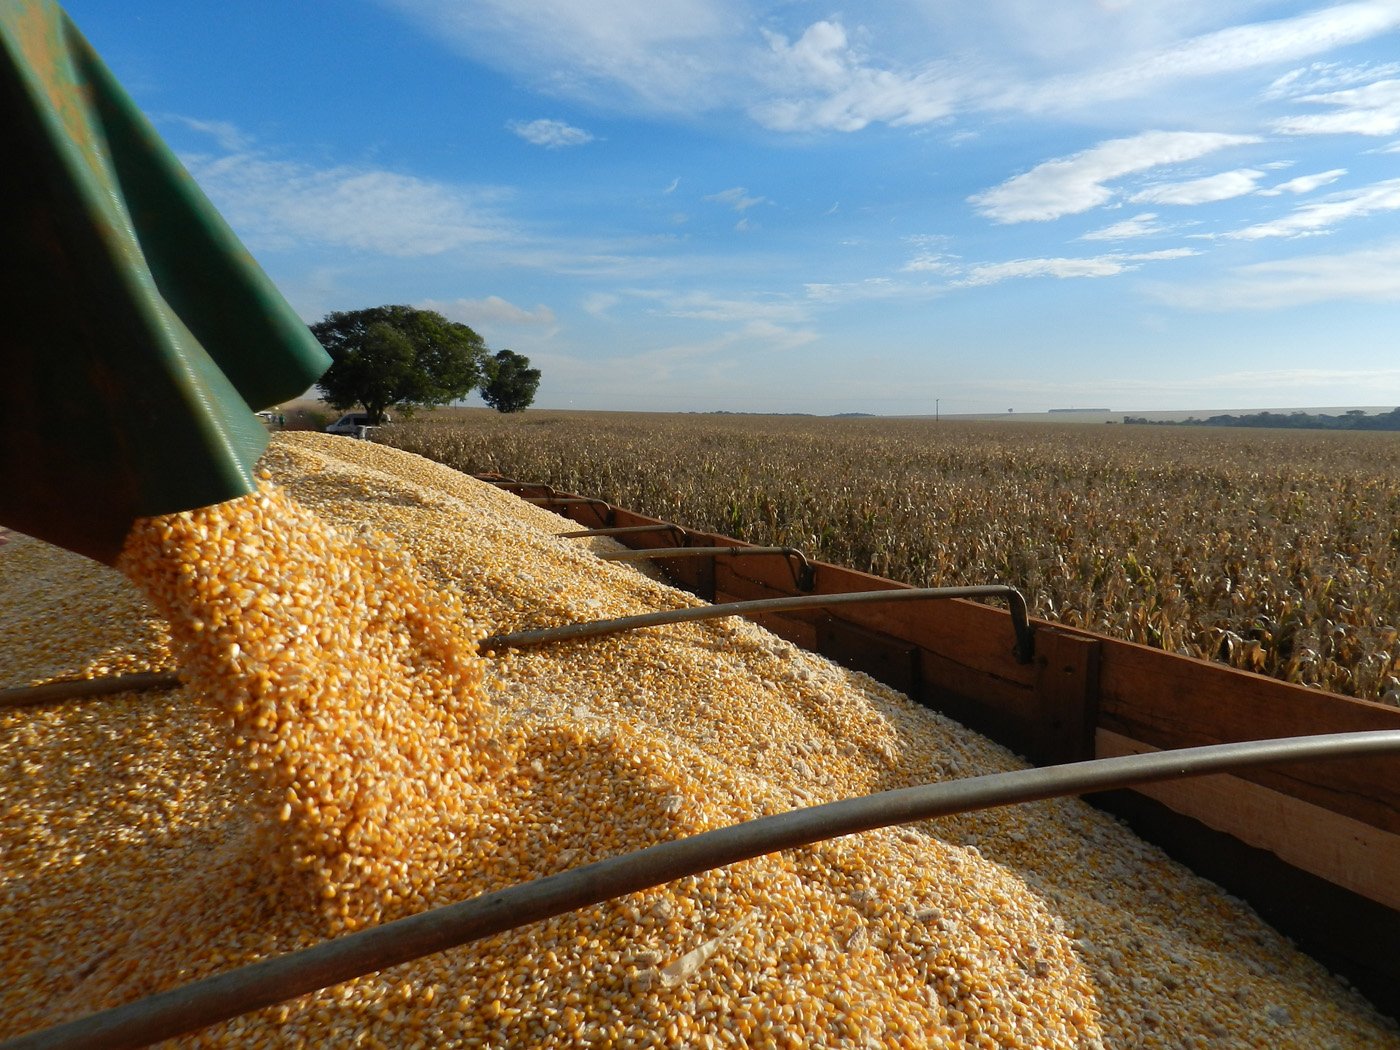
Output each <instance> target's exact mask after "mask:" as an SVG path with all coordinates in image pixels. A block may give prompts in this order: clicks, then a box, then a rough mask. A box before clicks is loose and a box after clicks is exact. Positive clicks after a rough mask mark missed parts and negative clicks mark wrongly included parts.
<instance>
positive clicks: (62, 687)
mask: <svg viewBox="0 0 1400 1050" xmlns="http://www.w3.org/2000/svg"><path fill="white" fill-rule="evenodd" d="M179 685H180V676H179V675H178V674H176V673H175V672H173V671H135V672H132V673H131V674H114V675H104V676H103V677H101V678H76V679H70V680H69V681H66V682H45V683H44V684H43V685H27V686H20V687H18V688H15V689H0V708H5V707H28V706H30V705H31V704H51V703H53V702H54V701H57V700H77V699H82V698H84V697H89V696H108V695H110V694H112V693H128V692H130V693H135V692H143V691H146V690H154V689H175V688H178V687H179Z"/></svg>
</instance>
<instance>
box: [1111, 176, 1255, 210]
mask: <svg viewBox="0 0 1400 1050" xmlns="http://www.w3.org/2000/svg"><path fill="white" fill-rule="evenodd" d="M1263 177H1264V173H1263V172H1262V171H1257V170H1255V169H1254V168H1236V169H1235V170H1234V171H1222V172H1220V173H1219V174H1218V175H1207V176H1205V177H1204V178H1200V179H1187V180H1186V181H1185V182H1161V183H1157V184H1156V185H1153V186H1148V187H1147V188H1146V189H1145V190H1139V191H1138V192H1137V193H1134V194H1133V195H1132V196H1131V197H1129V198H1128V200H1130V201H1132V202H1133V203H1134V204H1181V205H1190V204H1209V203H1211V202H1213V201H1224V200H1229V199H1230V198H1231V197H1243V196H1245V195H1246V194H1249V193H1253V192H1254V190H1255V187H1256V186H1257V185H1258V183H1259V180H1260V179H1262V178H1263Z"/></svg>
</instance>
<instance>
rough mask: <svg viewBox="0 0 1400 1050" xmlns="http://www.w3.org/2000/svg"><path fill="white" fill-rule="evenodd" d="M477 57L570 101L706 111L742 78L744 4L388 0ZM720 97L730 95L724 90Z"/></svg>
mask: <svg viewBox="0 0 1400 1050" xmlns="http://www.w3.org/2000/svg"><path fill="white" fill-rule="evenodd" d="M388 2H389V3H391V4H392V6H394V7H397V8H398V9H400V10H401V11H403V12H404V13H405V14H407V15H408V16H409V17H411V18H412V19H414V20H415V21H417V22H419V23H420V24H422V25H424V27H425V28H426V29H427V30H428V32H430V33H431V34H433V35H435V36H437V37H438V38H440V39H442V40H443V41H445V42H446V43H447V44H448V45H449V46H451V47H454V48H456V49H458V50H460V51H461V52H463V53H465V54H466V55H468V56H470V57H471V58H473V59H476V60H479V61H484V62H487V63H489V64H491V65H493V66H495V67H496V68H504V69H507V70H509V71H511V72H512V73H515V74H517V75H520V76H522V77H524V78H526V79H527V80H529V81H530V82H531V83H532V84H533V85H534V86H535V87H536V88H537V89H540V90H543V91H546V92H549V93H551V94H554V95H559V96H564V97H568V98H579V99H585V100H588V101H592V102H605V103H609V104H612V105H620V106H623V107H626V106H629V105H630V106H638V107H640V108H643V109H647V110H652V111H663V112H692V111H694V109H695V108H696V106H697V104H699V105H700V106H701V107H702V108H708V107H709V105H710V103H711V101H712V100H713V99H715V98H716V96H717V93H719V91H720V89H722V88H723V85H724V84H725V83H726V81H728V80H731V79H732V80H733V81H735V82H737V81H739V80H740V79H741V78H742V71H743V68H744V59H745V58H746V57H747V56H748V53H749V50H750V49H745V48H742V47H741V44H742V40H743V34H744V32H745V30H746V29H747V28H748V26H749V19H748V18H747V17H745V14H744V12H743V11H742V10H741V5H740V3H739V0H648V2H647V3H636V2H635V0H590V2H589V3H586V4H581V3H578V2H577V0H530V2H529V3H521V2H520V0H388ZM721 97H725V98H729V97H730V93H729V92H724V94H723V95H722V96H721Z"/></svg>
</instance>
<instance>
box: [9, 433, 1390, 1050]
mask: <svg viewBox="0 0 1400 1050" xmlns="http://www.w3.org/2000/svg"><path fill="white" fill-rule="evenodd" d="M265 466H266V468H267V470H268V471H269V472H270V480H269V481H268V482H267V483H266V484H265V485H264V486H263V488H262V489H261V491H259V492H258V493H257V494H255V495H253V496H249V497H246V498H244V499H241V500H237V501H233V502H231V503H227V504H222V505H219V506H216V507H209V508H204V509H202V510H199V511H195V512H191V513H188V514H181V515H172V516H169V517H164V518H159V519H152V520H148V521H145V522H141V523H138V526H137V528H136V529H135V530H134V531H133V533H132V535H131V537H130V539H129V540H128V544H127V548H126V551H125V552H124V554H123V557H122V562H121V567H122V569H123V570H124V572H125V573H126V574H127V575H128V576H129V577H130V578H131V580H133V581H135V582H136V583H137V584H139V586H140V590H139V591H138V590H137V588H136V587H134V586H133V585H132V584H130V583H128V582H127V581H125V580H124V579H123V578H122V577H121V576H120V575H119V574H117V573H116V572H114V571H112V570H109V569H105V568H103V567H101V566H97V565H95V564H92V563H89V562H86V561H84V560H83V559H81V558H78V557H77V556H75V555H71V554H68V553H66V552H63V551H59V550H56V549H54V548H51V547H48V546H46V545H44V544H42V543H39V542H38V541H35V540H30V539H25V538H17V539H16V540H15V541H13V542H11V543H10V544H8V545H6V546H5V547H3V548H0V688H3V687H9V686H21V685H28V684H34V683H38V682H43V681H48V680H54V679H63V678H72V677H97V676H102V675H106V674H111V673H116V672H119V671H127V670H143V669H160V668H174V667H178V668H179V670H180V671H181V674H182V678H183V681H184V683H185V684H184V685H183V686H182V687H181V688H180V689H178V690H175V691H173V692H168V693H142V694H135V693H126V694H118V695H115V696H111V697H102V698H93V699H87V700H82V701H66V702H55V703H51V704H48V705H44V706H39V707H28V708H19V709H10V710H0V915H3V916H5V921H4V922H3V923H0V960H3V962H2V963H0V965H3V969H4V980H3V982H2V983H0V1037H2V1036H7V1035H15V1034H18V1033H20V1032H23V1031H26V1030H29V1029H32V1028H36V1027H40V1026H43V1025H48V1024H52V1023H55V1022H58V1021H60V1020H65V1019H68V1018H72V1017H75V1016H79V1015H82V1014H85V1013H88V1012H90V1011H92V1010H94V1009H98V1008H101V1007H104V1006H110V1005H114V1004H118V1003H122V1002H127V1001H130V1000H133V999H136V998H139V997H141V996H143V995H147V994H149V993H151V992H153V991H156V990H159V989H161V988H167V987H171V986H173V985H176V984H179V983H183V982H186V981H189V980H192V979H195V978H197V977H201V976H205V975H208V974H211V973H216V972H218V971H221V970H225V969H228V968H230V967H233V966H236V965H240V964H242V963H245V962H249V961H253V960H256V959H258V958H263V957H266V956H267V955H270V954H274V953H279V952H283V951H288V950H291V949H295V948H299V947H303V946H306V945H309V944H312V943H316V942H318V941H321V940H324V939H325V938H327V937H332V936H335V935H337V934H340V933H343V932H346V931H348V930H352V929H356V928H359V927H362V926H364V925H367V924H374V923H378V922H382V921H385V920H386V919H391V918H396V917H399V916H402V915H405V914H409V913H412V912H416V911H420V910H423V909H426V908H429V907H432V906H434V905H438V904H445V903H450V902H453V901H457V900H462V899H465V898H468V897H471V896H474V895H476V894H479V893H482V892H485V891H488V890H492V889H497V888H501V887H505V886H508V885H512V884H515V883H518V882H522V881H525V880H528V879H531V878H536V877H539V876H541V875H545V874H551V873H554V872H557V871H561V870H564V869H566V868H569V867H573V866H576V865H579V864H583V863H586V862H589V861H592V860H597V859H601V858H603V857H606V856H610V855H614V854H617V853H622V852H626V851H630V850H634V849H637V848H640V847H642V846H646V845H649V844H652V843H655V842H659V841H664V840H668V839H672V838H676V837H680V836H684V835H689V834H692V833H695V832H697V831H701V830H706V829H709V828H714V827H720V826H724V825H727V824H731V823H736V822H738V821H741V820H745V819H748V818H751V817H754V816H758V815H763V814H767V813H775V812H781V811H783V810H786V809H790V808H793V807H796V806H802V805H808V804H812V803H815V802H819V801H828V800H831V799H836V798H842V797H848V796H850V795H854V794H864V793H868V792H871V791H876V790H882V789H885V788H889V787H897V786H904V785H907V784H912V783H920V782H927V781H933V780H941V779H949V778H955V777H962V776H969V775H974V774H976V773H981V772H991V771H996V770H1002V769H1009V768H1014V767H1015V766H1017V765H1018V764H1019V763H1018V762H1017V761H1016V760H1015V759H1014V758H1013V757H1012V756H1010V755H1009V754H1008V753H1006V752H1005V751H1004V750H1002V749H1000V748H998V747H996V746H995V745H993V744H990V743H989V742H987V741H986V740H984V739H982V738H980V737H977V736H976V735H974V734H971V733H969V732H967V731H966V730H964V729H962V728H961V727H960V726H958V725H956V724H954V723H952V722H950V721H948V720H947V719H944V718H942V717H940V716H938V715H936V714H934V713H932V712H929V711H926V710H923V709H921V708H918V707H916V706H914V705H913V704H911V703H910V702H909V701H908V700H906V699H905V698H903V697H901V696H899V695H897V694H895V693H893V692H891V691H890V690H888V689H886V688H884V687H882V686H879V685H877V684H876V683H874V682H872V681H871V680H870V679H868V678H865V677H863V676H860V675H856V674H851V673H848V672H846V671H843V670H841V669H839V668H837V667H835V666H834V665H832V664H830V663H828V662H826V661H824V660H822V659H820V658H818V657H815V656H812V655H810V654H807V653H804V652H802V651H800V650H798V649H796V648H794V647H792V646H790V645H788V644H787V643H785V642H783V641H781V640H779V639H777V638H775V637H774V636H772V635H770V634H768V633H766V632H764V631H762V630H760V629H759V628H757V627H754V626H752V625H749V624H746V623H743V622H740V621H732V620H726V621H715V622H710V623H706V624H695V625H688V626H683V627H669V628H660V629H653V630H648V631H643V632H639V633H634V634H630V635H623V636H616V637H612V638H607V639H601V640H596V641H590V642H578V643H572V644H568V645H561V646H557V647H553V648H547V649H539V650H529V651H522V652H518V653H513V654H509V655H505V656H501V657H499V658H498V657H490V658H483V657H481V656H479V655H478V654H477V652H476V641H477V640H478V639H479V638H481V637H482V636H483V635H485V634H487V633H494V632H501V631H510V630H515V629H520V628H526V627H537V626H551V625H555V624H562V623H568V622H573V621H576V620H583V619H595V618H600V617H606V616H617V615H625V614H628V613H634V612H643V611H648V610H650V609H655V608H662V607H671V606H675V605H679V604H685V603H690V602H693V601H694V599H693V598H689V597H688V596H685V595H683V594H681V593H679V592H676V591H674V590H671V589H670V588H668V587H666V586H664V585H662V584H660V583H657V582H655V581H653V580H652V579H649V578H648V577H646V576H644V575H643V574H641V573H639V572H637V571H636V570H635V569H634V568H630V567H628V566H626V565H623V564H614V563H607V562H601V561H599V560H598V559H597V558H596V557H595V556H594V555H593V553H592V549H594V548H596V547H598V546H600V545H603V544H606V543H607V542H608V541H603V540H590V541H580V540H571V539H565V538H561V537H560V536H558V533H560V532H562V531H567V530H568V529H569V528H571V527H572V526H571V525H570V523H568V522H565V521H564V520H563V519H560V518H558V517H555V516H554V515H551V514H548V513H546V512H543V511H540V510H538V509H536V508H533V507H530V506H528V505H526V504H524V503H523V502H522V501H520V500H518V499H517V498H515V497H514V496H511V495H509V494H506V493H503V492H500V491H497V490H495V489H492V488H490V487H489V486H486V485H483V484H480V483H478V482H475V481H473V480H472V479H469V478H466V477H463V476H462V475H459V474H456V473H454V472H453V471H450V470H448V469H446V468H443V467H440V466H438V465H436V464H432V463H430V462H428V461H426V460H421V459H418V458H417V457H413V456H409V455H406V454H404V453H400V452H396V451H393V450H390V449H386V448H383V447H380V446H375V445H372V444H369V443H366V442H357V441H350V440H346V439H338V438H330V437H326V436H324V435H283V436H279V437H278V438H277V439H276V441H275V442H274V445H273V447H272V449H271V450H270V451H269V453H268V455H267V457H266V459H265ZM142 591H144V594H145V596H146V597H145V598H143V597H142V594H141V592H142ZM182 1043H183V1044H184V1045H190V1046H204V1045H209V1046H216V1045H217V1046H237V1047H248V1046H261V1045H267V1046H304V1045H315V1046H366V1047H368V1046H382V1047H395V1048H397V1047H411V1046H423V1047H440V1046H462V1047H506V1046H511V1047H543V1046H558V1047H572V1046H605V1045H606V1046H618V1047H622V1046H779V1047H813V1046H857V1047H869V1046H908V1047H925V1046H935V1047H936V1046H949V1047H1027V1048H1050V1047H1096V1046H1107V1047H1137V1046H1162V1047H1232V1046H1261V1047H1307V1048H1314V1047H1317V1048H1325V1047H1357V1048H1360V1047H1366V1048H1373V1047H1382V1046H1400V1035H1397V1032H1396V1030H1395V1027H1394V1026H1393V1025H1392V1024H1391V1023H1390V1022H1389V1021H1387V1020H1385V1019H1384V1018H1381V1017H1379V1016H1378V1015H1377V1014H1375V1012H1374V1011H1372V1010H1371V1009H1370V1008H1369V1007H1368V1006H1367V1005H1366V1004H1365V1003H1364V1002H1363V1001H1362V1000H1361V999H1360V998H1359V997H1357V996H1356V995H1354V994H1353V993H1351V992H1349V991H1348V990H1347V989H1346V988H1345V987H1343V986H1342V985H1341V984H1340V983H1339V982H1337V981H1336V980H1334V979H1332V978H1331V977H1330V976H1329V975H1327V974H1326V973H1325V972H1324V971H1323V970H1322V969H1321V968H1320V967H1319V966H1318V965H1317V964H1316V963H1314V962H1313V961H1311V960H1310V959H1308V958H1306V957H1305V956H1302V955H1300V954H1299V953H1298V952H1297V951H1295V950H1294V949H1293V948H1292V947H1291V946H1290V945H1289V944H1288V943H1287V942H1286V941H1285V940H1284V939H1283V938H1282V937H1280V936H1279V935H1278V934H1276V933H1275V932H1273V931H1272V930H1270V929H1269V928H1268V927H1266V926H1265V925H1263V924H1262V923H1261V922H1259V920H1258V919H1257V918H1255V917H1254V916H1253V915H1252V914H1251V913H1250V912H1249V911H1248V909H1246V908H1245V907H1244V906H1242V905H1241V904H1239V903H1238V902H1236V901H1233V900H1231V899H1230V898H1228V897H1226V896H1224V895H1223V894H1221V893H1220V891H1219V890H1217V889H1215V888H1214V887H1212V886H1211V885H1210V884H1208V883H1205V882H1203V881H1201V880H1199V879H1197V878H1196V877H1194V876H1192V875H1191V874H1190V873H1189V872H1187V871H1185V870H1184V869H1182V868H1181V867H1179V866H1177V865H1175V864H1173V863H1172V862H1170V861H1168V860H1167V859H1166V858H1164V857H1163V856H1162V855H1161V854H1160V853H1158V852H1157V851H1156V850H1155V849H1153V848H1151V847H1148V846H1146V845H1144V844H1143V843H1141V842H1140V841H1139V840H1137V839H1135V838H1134V837H1133V836H1132V835H1131V834H1129V833H1128V832H1126V831H1125V830H1123V829H1122V828H1121V827H1120V826H1119V825H1118V824H1116V823H1115V822H1114V821H1112V820H1111V819H1110V818H1108V817H1106V816H1104V815H1102V814H1100V813H1098V812H1097V811H1095V810H1093V809H1091V808H1089V807H1088V806H1086V805H1083V804H1082V803H1079V802H1077V801H1060V802H1046V803H1038V804H1036V805H1034V806H1029V807H1022V808H1019V809H1012V810H1000V811H992V812H988V813H982V814H976V815H969V816H965V817H959V818H952V819H949V820H944V821H939V822H937V823H931V824H925V825H917V826H913V827H907V828H899V829H890V830H887V831H880V832H870V833H867V834H863V835H860V836H855V837H852V838H848V839H841V840H835V841H831V842H827V843H823V844H820V845H817V846H813V847H809V848H806V849H802V850H795V851H790V852H787V853H783V854H778V855H773V856H769V857H765V858H760V859H758V860H754V861H749V862H746V863H744V864H739V865H735V866H732V867H729V868H725V869H719V870H716V871H711V872H708V873H706V874H704V875H700V876H695V877H692V878H687V879H683V880H681V881H679V882H676V883H673V884H670V885H668V886H665V887H661V888H657V889H653V890H649V891H646V892H644V893H638V894H633V895H630V896H626V897H622V898H619V899H617V900H613V901H609V902H607V903H605V904H602V905H598V906H595V907H591V908H587V909H585V910H583V911H580V912H576V913H573V914H569V915H565V916H561V917H558V918H555V919H552V920H548V921H546V922H542V923H538V924H535V925H532V926H529V927H525V928H522V929H518V930H515V931H511V932H508V933H505V934H501V935H498V936H496V937H493V938H491V939H489V940H485V941H481V942H478V943H475V944H470V945H465V946H463V947H461V948H458V949H454V950H452V951H449V952H446V953H443V954H441V955H437V956H433V957H429V958H425V959H422V960H419V961H417V962H415V963H411V964H406V965H404V966H400V967H396V968H393V969H390V970H385V971H382V972H380V973H378V974H374V975H371V976H368V977H364V978H361V979H359V980H356V981H353V982H349V983H347V984H345V985H341V986H338V987H335V988H331V989H327V990H325V991H323V992H320V993H317V994H313V995H309V996H305V997H303V998H300V999H297V1000H294V1001H291V1002H288V1003H285V1004H283V1005H281V1006H278V1007H272V1008H269V1009H265V1010H262V1011H259V1012H257V1013H254V1014H250V1015H247V1016H244V1017H240V1018H237V1019H234V1020H232V1021H228V1022H225V1023H223V1024H221V1025H218V1026H215V1027H213V1028H210V1029H207V1030H205V1031H204V1032H201V1033H197V1034H194V1035H191V1036H189V1037H187V1038H186V1039H185V1040H183V1041H182Z"/></svg>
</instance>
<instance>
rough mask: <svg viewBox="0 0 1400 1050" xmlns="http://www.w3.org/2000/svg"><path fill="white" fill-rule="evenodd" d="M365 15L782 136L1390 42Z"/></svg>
mask: <svg viewBox="0 0 1400 1050" xmlns="http://www.w3.org/2000/svg"><path fill="white" fill-rule="evenodd" d="M382 2H385V3H388V4H390V5H391V6H394V7H396V8H398V9H399V10H401V11H403V12H404V13H405V14H406V15H408V16H409V17H411V18H413V19H414V20H415V21H417V22H418V23H420V24H421V25H423V26H424V27H425V28H426V29H427V30H428V32H430V33H432V34H433V35H434V36H436V37H437V38H438V39H440V40H442V41H444V42H445V43H447V44H448V45H449V46H451V47H454V48H456V49H458V50H460V51H462V52H463V53H465V54H467V55H469V56H470V57H472V58H473V59H476V60H480V61H485V62H487V63H489V64H491V65H492V66H494V67H496V68H501V69H506V70H509V71H510V72H512V73H513V74H515V75H517V76H520V77H522V78H524V79H526V80H527V81H528V82H530V83H531V85H532V86H533V87H535V88H536V89H539V90H543V91H545V92H548V93H550V94H553V95H556V96H561V97H566V98H571V99H578V100H582V101H586V102H588V103H590V104H594V105H604V106H607V107H610V108H613V109H618V110H628V109H641V110H645V111H649V112H662V113H667V114H675V113H696V112H705V111H714V110H725V109H728V110H734V111H739V112H745V113H747V114H748V115H749V117H750V118H752V119H753V120H755V121H756V122H757V123H759V124H760V125H762V126H764V127H767V128H770V129H773V130H777V131H783V132H810V131H840V132H855V131H859V130H861V129H863V128H866V127H868V126H870V125H871V124H876V123H884V124H888V125H891V126H896V127H898V126H916V125H926V124H930V123H933V122H937V121H943V120H946V119H947V118H949V117H951V116H955V115H961V114H970V113H973V112H988V111H1016V112H1023V113H1042V112H1046V111H1050V110H1059V111H1066V110H1076V109H1084V108H1086V107H1093V106H1097V105H1101V104H1102V103H1104V102H1111V101H1115V100H1120V99H1132V98H1141V97H1146V96H1148V95H1150V94H1151V93H1152V92H1153V91H1155V90H1159V89H1160V88H1162V87H1163V86H1164V85H1168V84H1173V83H1177V82H1180V81H1183V80H1197V81H1202V82H1206V81H1209V80H1211V79H1213V78H1218V77H1220V76H1222V75H1225V74H1231V73H1238V72H1241V71H1246V70H1254V69H1259V68H1267V67H1269V66H1278V65H1281V64H1284V63H1289V62H1298V61H1305V60H1307V59H1311V58H1314V57H1318V56H1324V55H1326V54H1327V53H1328V52H1331V51H1334V50H1336V49H1338V48H1342V47H1345V46H1347V45H1351V44H1357V43H1361V42H1363V41H1366V40H1370V39H1372V38H1374V37H1377V36H1379V35H1381V34H1385V33H1388V32H1391V31H1393V30H1395V29H1396V28H1397V27H1400V8H1397V5H1396V4H1395V2H1394V0H1359V2H1352V3H1342V4H1333V5H1330V6H1325V7H1320V8H1319V9H1318V10H1315V11H1310V12H1305V13H1302V14H1298V15H1294V16H1291V17H1287V18H1281V19H1276V20H1271V21H1260V22H1253V23H1246V24H1243V25H1235V26H1230V27H1229V28H1225V29H1216V30H1213V31H1209V32H1200V33H1195V34H1194V35H1190V27H1192V26H1205V25H1208V24H1212V23H1213V24H1215V25H1219V24H1220V21H1221V18H1222V16H1221V13H1220V12H1219V10H1218V8H1219V5H1210V6H1209V7H1208V6H1207V5H1204V4H1193V3H1176V4H1173V5H1171V14H1170V17H1168V16H1167V15H1166V14H1165V13H1164V12H1163V10H1161V9H1160V6H1159V5H1136V4H1129V3H1120V2H1112V3H1110V2H1106V0H1105V2H1103V3H1100V4H1096V5H1060V8H1059V10H1057V11H1055V12H1053V13H1052V12H1049V11H1047V10H1046V9H1045V8H1044V7H1043V5H1041V6H1034V5H1032V6H1030V7H1028V8H1025V9H1024V10H1023V9H1022V8H1023V5H1016V4H994V5H987V6H988V7H989V8H990V10H987V11H967V10H964V9H963V8H957V9H955V10H953V11H951V12H940V11H938V10H936V9H935V10H924V11H919V12H917V13H915V11H914V10H913V9H912V8H911V10H909V11H899V10H898V9H896V11H897V13H894V14H892V13H891V11H889V10H887V9H884V8H882V7H881V6H880V5H875V6H872V7H869V8H861V9H860V10H859V14H858V16H857V15H854V14H852V15H848V16H847V17H846V18H839V17H836V16H831V17H828V18H823V19H819V20H817V21H812V22H805V23H804V22H796V23H793V22H792V21H791V17H792V15H793V14H794V12H795V10H796V9H795V8H793V7H792V5H777V6H776V7H775V6H773V5H758V4H753V3H750V2H747V0H654V2H649V3H646V4H638V3H632V2H625V0H599V2H597V3H591V4H578V3H576V2H574V0H535V2H531V3H524V4H522V3H519V2H518V0H382ZM1228 6H1231V7H1234V8H1238V9H1247V8H1249V7H1252V6H1254V5H1250V4H1238V5H1228ZM1026 11H1030V12H1031V14H1030V15H1027V14H1026ZM1224 17H1228V14H1226V15H1225V16H1224ZM785 20H786V24H784V21H785ZM1105 34H1113V36H1112V39H1114V40H1115V44H1116V45H1117V46H1116V47H1115V48H1114V49H1113V52H1112V53H1113V54H1114V56H1115V59H1114V61H1112V62H1111V63H1107V64H1106V63H1105V62H1104V61H1103V59H1102V56H1103V55H1104V54H1105V49H1103V48H1102V47H1099V46H1097V41H1100V40H1103V39H1105V38H1106V37H1105ZM1086 41H1092V42H1095V44H1094V46H1092V47H1091V46H1088V45H1086ZM1021 70H1031V72H1019V71H1021ZM1085 70H1087V72H1086V71H1085ZM1315 79H1316V78H1315ZM1281 90H1288V89H1287V88H1286V87H1285V88H1282V89H1281ZM963 133H965V132H964V131H959V132H958V134H963Z"/></svg>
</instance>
